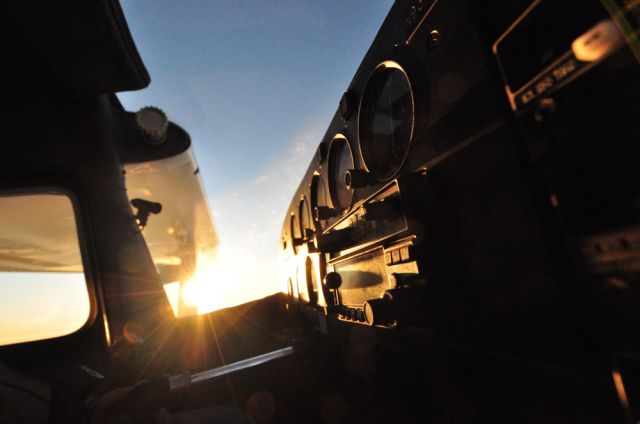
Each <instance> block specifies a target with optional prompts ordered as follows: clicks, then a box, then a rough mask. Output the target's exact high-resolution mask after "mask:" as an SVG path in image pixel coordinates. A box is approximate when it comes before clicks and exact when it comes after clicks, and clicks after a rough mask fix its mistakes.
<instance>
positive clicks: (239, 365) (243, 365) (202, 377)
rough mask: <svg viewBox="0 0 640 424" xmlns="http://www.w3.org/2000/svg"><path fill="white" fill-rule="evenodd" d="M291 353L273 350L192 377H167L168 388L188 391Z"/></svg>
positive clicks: (285, 349) (185, 375) (291, 353)
mask: <svg viewBox="0 0 640 424" xmlns="http://www.w3.org/2000/svg"><path fill="white" fill-rule="evenodd" d="M293 353H294V349H293V346H288V347H285V348H282V349H278V350H274V351H273V352H268V353H263V354H262V355H258V356H254V357H251V358H247V359H243V360H241V361H238V362H233V363H231V364H227V365H223V366H221V367H218V368H213V369H210V370H207V371H202V372H199V373H196V374H193V375H191V374H190V373H189V372H188V371H187V372H185V373H184V374H178V375H172V376H171V377H169V388H170V390H171V391H172V392H175V391H177V390H182V389H188V388H189V387H190V386H191V385H192V384H196V383H201V382H203V381H207V380H211V379H212V378H216V377H221V376H223V375H227V374H231V373H232V372H236V371H241V370H244V369H247V368H251V367H255V366H256V365H260V364H264V363H267V362H271V361H273V360H274V359H278V358H284V357H286V356H289V355H293Z"/></svg>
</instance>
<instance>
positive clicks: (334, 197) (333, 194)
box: [327, 134, 355, 213]
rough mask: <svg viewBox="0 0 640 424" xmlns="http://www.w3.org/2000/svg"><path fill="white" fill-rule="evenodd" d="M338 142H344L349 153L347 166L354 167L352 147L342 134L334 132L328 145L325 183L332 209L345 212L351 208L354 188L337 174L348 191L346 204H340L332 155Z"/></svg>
mask: <svg viewBox="0 0 640 424" xmlns="http://www.w3.org/2000/svg"><path fill="white" fill-rule="evenodd" d="M338 143H341V144H342V143H344V145H345V146H346V149H347V151H348V153H349V156H350V160H351V166H350V167H349V169H354V167H355V158H354V155H353V149H352V148H351V144H350V143H349V140H348V139H347V137H346V136H344V135H343V134H336V135H335V136H334V137H333V139H332V140H331V145H330V146H329V153H328V155H327V180H328V183H327V185H328V189H329V199H327V200H328V201H329V202H330V203H331V207H332V208H333V209H335V210H338V211H341V212H342V213H346V212H348V211H349V210H350V209H351V206H352V205H353V197H354V196H353V195H354V190H353V189H349V188H347V186H346V184H345V183H344V175H342V176H337V177H338V180H337V181H342V184H343V185H344V190H347V191H348V192H349V193H350V196H349V202H348V205H346V206H344V207H343V206H341V205H340V201H339V200H338V192H337V189H338V188H337V187H335V183H336V180H334V177H335V176H336V175H335V174H336V172H337V170H336V169H335V166H336V165H335V160H336V158H335V157H334V155H335V154H336V153H335V152H336V148H337V147H336V146H337V145H338Z"/></svg>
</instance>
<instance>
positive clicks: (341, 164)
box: [328, 134, 354, 211]
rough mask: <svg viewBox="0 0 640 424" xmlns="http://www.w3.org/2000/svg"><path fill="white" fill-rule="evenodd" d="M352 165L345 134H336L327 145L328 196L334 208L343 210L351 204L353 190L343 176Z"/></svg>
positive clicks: (349, 148) (351, 156)
mask: <svg viewBox="0 0 640 424" xmlns="http://www.w3.org/2000/svg"><path fill="white" fill-rule="evenodd" d="M353 167H354V163H353V154H352V153H351V147H350V146H349V142H348V141H347V139H346V137H345V136H343V135H342V134H338V135H336V136H335V137H334V138H333V140H332V141H331V147H329V170H328V172H329V196H330V197H331V203H332V204H333V208H334V209H338V210H342V211H344V210H347V209H349V207H350V206H351V200H352V199H353V190H352V189H350V188H348V187H347V185H346V183H345V179H344V176H345V174H346V173H347V171H348V170H349V169H353Z"/></svg>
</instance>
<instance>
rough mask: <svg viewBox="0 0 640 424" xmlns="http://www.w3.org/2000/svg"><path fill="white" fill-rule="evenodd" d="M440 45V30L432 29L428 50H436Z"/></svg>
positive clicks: (428, 40) (428, 39)
mask: <svg viewBox="0 0 640 424" xmlns="http://www.w3.org/2000/svg"><path fill="white" fill-rule="evenodd" d="M439 45H440V32H439V31H438V30H437V29H434V30H432V31H431V32H430V33H429V37H428V38H427V50H429V51H434V50H435V49H436V48H438V46H439Z"/></svg>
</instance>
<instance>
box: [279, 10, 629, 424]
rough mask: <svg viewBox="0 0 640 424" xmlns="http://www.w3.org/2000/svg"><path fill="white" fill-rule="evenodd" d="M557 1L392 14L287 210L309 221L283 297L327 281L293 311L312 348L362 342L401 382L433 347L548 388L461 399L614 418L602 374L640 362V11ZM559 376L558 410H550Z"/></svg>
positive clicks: (287, 236) (612, 398)
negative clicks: (626, 357) (301, 212)
mask: <svg viewBox="0 0 640 424" xmlns="http://www.w3.org/2000/svg"><path fill="white" fill-rule="evenodd" d="M480 3H482V4H480ZM556 3H557V2H553V1H551V0H538V1H516V2H513V1H501V0H495V1H489V2H472V1H463V0H457V1H456V0H451V1H444V0H441V1H421V0H411V1H408V0H407V1H397V2H396V3H395V4H394V6H393V8H392V9H391V11H390V12H389V15H388V17H387V19H386V20H385V22H384V24H383V25H382V27H381V29H380V32H379V33H378V35H377V37H376V39H375V40H374V42H373V44H372V46H371V48H370V49H369V51H368V52H367V54H366V56H365V58H364V60H363V62H362V64H361V65H360V67H359V69H358V71H357V72H356V74H355V76H354V78H353V80H352V82H351V84H350V85H349V87H347V90H346V92H345V94H344V96H343V97H342V99H340V102H339V107H338V110H337V112H336V115H335V116H334V118H333V120H332V122H331V123H330V124H329V127H328V129H327V132H326V135H325V137H324V138H323V140H321V141H320V146H319V148H318V154H317V155H316V156H315V157H314V158H313V160H312V161H311V163H310V166H309V168H308V171H307V173H306V175H305V177H304V178H303V181H302V183H301V184H300V186H299V189H298V191H297V192H296V194H295V195H294V197H293V201H292V204H291V210H290V213H294V214H295V213H296V211H297V210H298V208H299V202H300V199H302V198H307V199H311V200H310V209H311V216H312V217H313V220H314V222H315V224H314V225H310V226H309V227H311V228H312V229H313V231H308V232H307V234H304V235H303V236H302V237H303V242H304V246H303V248H301V249H298V250H297V251H292V250H288V249H285V250H284V251H283V252H282V258H283V269H285V270H287V274H286V278H288V279H292V280H293V281H297V282H298V284H297V287H298V289H297V290H298V291H296V290H292V293H291V296H292V301H294V300H295V299H296V298H298V299H311V300H314V295H313V294H311V295H309V292H308V291H309V290H311V289H308V288H305V287H315V286H314V284H317V281H316V282H315V283H313V284H307V283H305V282H304V281H300V280H301V279H302V280H304V279H305V278H307V277H309V276H310V275H313V276H314V280H318V281H321V282H322V284H321V286H322V287H321V289H318V291H317V293H318V298H317V299H315V301H312V302H310V303H309V306H308V307H305V306H302V307H303V308H309V311H315V312H313V313H311V316H316V318H314V319H317V320H318V322H319V323H320V324H317V325H316V326H317V328H318V329H319V330H320V332H321V333H323V334H325V335H326V336H327V337H329V338H332V339H333V338H337V339H338V340H341V339H340V336H339V335H340V334H343V333H344V331H351V330H345V329H349V328H363V329H364V328H370V329H371V331H372V332H374V333H375V334H376V340H378V341H377V346H378V347H379V348H380V349H381V351H386V350H385V349H388V348H389V343H391V345H393V346H395V347H394V348H392V349H391V352H396V353H389V356H386V354H384V355H383V354H381V355H382V357H384V358H386V359H387V360H389V361H391V362H388V363H387V362H385V364H386V365H387V366H389V367H390V368H391V369H395V368H394V365H393V361H395V359H393V358H394V357H396V354H397V349H401V348H399V347H398V346H405V348H406V349H409V350H411V351H412V352H415V355H416V357H422V356H425V355H426V356H428V355H429V354H430V353H429V352H430V350H429V349H428V348H426V347H425V346H428V345H429V344H430V343H436V344H438V343H444V344H445V345H447V346H449V348H447V347H445V348H444V351H445V352H446V353H445V355H451V356H452V357H453V356H455V354H454V353H453V352H454V351H455V350H456V349H462V350H464V351H465V352H466V354H465V355H467V354H468V355H470V357H473V358H474V359H473V361H478V364H479V367H480V368H482V367H483V365H482V364H485V365H486V364H487V363H488V362H490V361H503V362H504V363H505V364H506V362H509V361H510V360H511V359H513V360H514V361H516V362H518V361H522V364H524V363H527V362H531V361H533V362H535V363H537V364H540V366H541V367H542V368H543V369H545V370H546V371H545V372H547V373H549V374H548V375H549V380H546V382H542V380H544V379H542V380H540V381H533V380H532V379H531V378H532V376H531V374H530V371H531V370H528V371H525V368H526V367H525V366H524V365H523V366H522V367H521V366H518V365H513V364H512V365H513V368H509V367H510V366H511V365H510V366H506V365H505V371H504V372H503V373H501V372H495V370H493V371H491V372H493V373H494V374H492V375H491V376H489V375H484V374H482V373H479V374H478V375H476V376H475V377H474V378H478V379H479V380H474V381H475V382H471V380H473V378H471V377H470V378H469V379H468V380H465V379H464V378H463V379H462V383H460V381H458V382H457V383H456V384H461V385H462V386H463V387H459V390H460V391H461V392H462V393H466V395H468V396H471V397H473V396H476V395H477V393H474V394H473V396H472V395H471V394H470V393H469V392H465V391H466V390H471V389H470V388H471V387H472V386H473V385H474V384H476V383H478V381H484V384H487V385H488V386H487V387H490V388H491V389H495V390H496V392H495V393H498V392H500V391H501V390H503V389H504V387H503V388H498V387H497V386H499V385H500V384H501V383H500V382H503V383H504V382H505V381H506V379H510V378H515V377H514V376H518V375H520V376H521V377H522V381H521V382H520V383H517V384H516V386H515V387H523V386H525V385H526V386H527V387H528V388H529V389H530V390H531V392H530V394H531V398H530V399H528V400H527V399H519V400H514V408H516V410H519V411H525V410H529V411H530V410H531V409H535V407H533V406H532V404H531V403H530V402H533V400H532V399H534V398H537V397H539V399H538V400H540V399H547V400H545V401H544V402H548V403H547V404H546V405H547V407H548V408H547V409H545V408H543V409H541V410H539V411H538V412H537V414H539V417H538V418H539V421H540V422H545V420H546V419H549V418H550V417H554V418H558V417H562V419H568V420H569V421H571V420H573V419H576V417H586V416H590V417H591V418H590V419H589V420H588V422H615V419H614V420H613V421H608V420H609V418H611V417H613V416H619V417H622V416H623V415H624V414H625V412H624V411H621V410H619V409H618V406H619V405H618V404H617V403H616V402H617V401H616V393H617V394H618V395H619V394H620V392H619V390H618V392H616V388H614V387H613V386H612V385H611V381H612V380H606V378H605V380H606V381H605V380H601V379H600V376H602V375H605V376H606V375H607V374H608V373H610V372H611V368H610V359H611V358H613V357H615V356H616V355H617V353H616V352H620V351H624V352H633V355H639V354H640V340H639V338H638V337H637V332H638V330H640V313H639V312H638V311H639V310H640V308H638V306H639V303H638V302H639V301H640V299H639V294H638V293H639V292H638V278H639V274H638V270H639V269H640V266H639V265H638V264H640V250H639V249H638V248H637V247H638V246H637V240H638V238H639V236H638V234H640V233H639V230H638V226H639V225H640V213H639V212H638V211H639V209H638V207H637V205H638V204H639V202H640V197H639V196H640V194H639V193H640V192H639V191H638V181H640V178H639V177H640V175H638V166H637V163H638V159H640V158H639V157H638V153H639V150H640V149H639V148H638V144H637V140H638V137H639V136H640V125H639V124H638V121H637V110H638V109H637V101H638V99H640V72H638V70H639V69H638V68H639V62H638V61H639V60H640V56H639V55H638V54H637V53H638V52H640V49H639V47H638V42H637V32H638V28H639V26H638V22H637V19H634V17H637V16H638V10H639V5H638V3H637V2H633V1H618V2H615V1H602V2H599V1H588V2H582V1H577V0H576V1H567V2H562V4H556ZM634 34H635V35H634ZM322 182H324V183H325V184H326V185H322ZM320 187H322V189H321V188H320ZM323 189H326V194H325V193H323V191H324V190H323ZM322 197H325V200H326V202H322V201H321V200H318V199H321V198H322ZM288 220H289V218H287V222H286V223H285V226H284V228H283V233H282V237H283V239H284V240H291V239H292V237H293V239H292V240H295V239H296V235H295V234H292V233H291V232H290V230H289V221H288ZM309 265H311V266H313V267H315V269H314V272H312V273H309V272H307V273H306V274H307V275H306V276H305V275H304V274H305V273H301V272H299V270H300V269H305V268H304V267H305V266H309ZM309 278H310V277H309ZM307 279H308V278H307ZM294 286H295V284H294ZM294 303H297V300H295V302H294ZM302 304H303V305H304V302H303V303H302ZM314 314H315V315H314ZM327 323H328V324H327ZM391 341H392V342H391ZM339 345H340V346H342V347H343V349H357V347H356V346H354V345H353V343H352V342H350V341H345V340H342V341H341V342H339ZM453 346H455V348H454V347H453ZM402 349H403V348H402ZM402 349H401V350H402ZM471 352H475V353H471ZM409 356H411V355H409ZM467 358H468V357H467ZM488 358H493V359H488ZM498 358H503V359H498ZM504 358H511V359H509V360H507V359H504ZM405 359H406V358H405ZM487 361H488V362H487ZM454 362H455V361H453V362H452V363H451V364H449V365H448V366H450V367H452V368H451V373H456V372H458V371H457V370H459V368H458V367H461V366H462V365H461V364H459V363H457V364H455V363H454ZM507 368H509V369H510V371H506V369H507ZM489 369H491V366H487V372H489V371H488V370H489ZM552 370H553V371H552ZM507 373H508V374H509V376H507ZM519 373H522V374H519ZM525 375H526V377H525ZM568 375H571V376H572V377H567V376H568ZM596 376H598V377H596ZM626 379H627V380H626V381H627V384H628V385H629V387H632V386H633V385H634V384H637V383H638V382H639V380H638V379H637V377H635V376H631V375H630V374H629V373H627V377H626ZM560 380H562V381H563V383H562V385H564V386H563V387H564V389H563V390H565V389H566V390H567V391H568V393H570V394H569V395H567V408H566V410H565V411H564V412H563V413H560V412H559V411H558V410H557V409H554V407H553V406H552V405H553V401H552V400H549V399H548V398H547V396H551V392H552V390H550V387H551V386H550V385H551V384H553V383H551V382H552V381H556V382H558V381H560ZM586 381H588V382H589V383H585V382H586ZM449 383H450V384H454V383H453V382H452V381H450V382H449ZM449 383H443V384H449ZM510 384H514V383H513V381H511V383H510ZM558 384H560V383H558ZM433 390H435V391H436V392H437V391H438V389H433ZM416 396H417V395H416ZM487 396H489V395H487ZM479 398H481V399H482V401H478V402H485V403H486V405H489V404H491V402H492V400H490V399H489V398H488V397H483V396H479ZM588 399H591V400H593V399H597V401H594V402H591V401H590V400H588ZM541 402H542V401H541ZM519 408H521V409H519ZM480 409H482V408H480ZM462 410H464V408H462ZM567 411H569V412H567ZM564 413H567V414H568V415H562V414H564ZM630 413H631V412H630ZM545 414H547V415H545ZM616 414H618V415H616ZM534 415H535V414H534ZM488 416H492V415H491V414H489V415H488ZM496 416H501V417H503V418H504V417H506V416H507V415H500V414H498V413H497V415H496ZM604 416H606V417H607V419H606V420H601V419H600V418H601V417H604ZM509 417H510V419H513V420H515V421H519V420H520V418H522V415H518V414H516V415H511V416H509ZM514 417H516V418H514ZM517 417H519V418H517ZM567 417H570V418H567ZM533 421H535V422H538V421H536V419H535V418H534V419H533ZM462 422H467V421H464V420H463V421H462ZM468 422H472V421H468Z"/></svg>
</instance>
